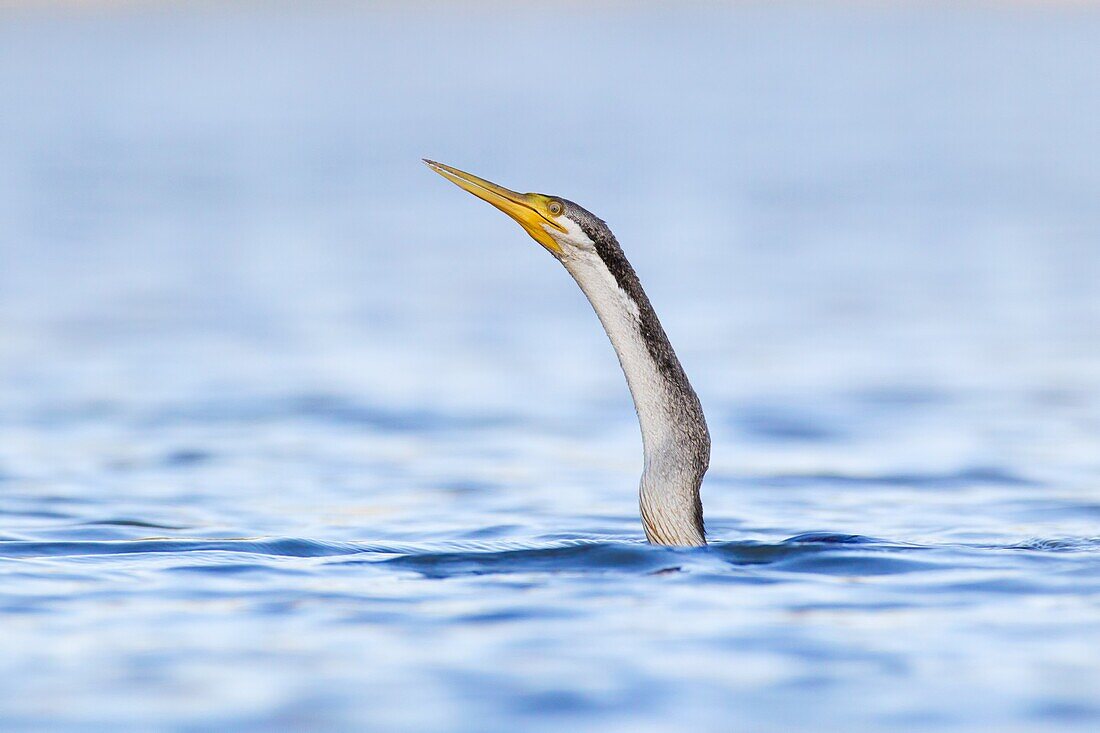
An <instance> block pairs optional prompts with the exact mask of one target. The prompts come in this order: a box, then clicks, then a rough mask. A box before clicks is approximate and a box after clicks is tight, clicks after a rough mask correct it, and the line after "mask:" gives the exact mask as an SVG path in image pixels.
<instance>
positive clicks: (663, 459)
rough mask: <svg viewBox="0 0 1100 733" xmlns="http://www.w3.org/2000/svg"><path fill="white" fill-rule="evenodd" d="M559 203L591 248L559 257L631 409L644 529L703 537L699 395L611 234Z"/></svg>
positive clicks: (704, 442) (704, 458)
mask: <svg viewBox="0 0 1100 733" xmlns="http://www.w3.org/2000/svg"><path fill="white" fill-rule="evenodd" d="M567 204H568V205H569V210H568V213H569V215H570V218H571V219H572V220H573V221H575V222H577V224H578V225H579V226H580V229H581V231H583V233H584V235H585V236H587V238H588V239H590V240H591V241H592V243H593V245H594V250H595V256H588V257H585V256H574V257H564V258H562V263H563V264H564V265H565V267H566V269H567V270H569V272H570V274H572V275H573V277H574V279H575V280H576V281H577V284H578V285H580V287H581V289H582V290H583V291H584V292H585V295H586V296H588V299H589V301H590V302H591V303H592V307H593V308H594V309H595V311H596V314H597V316H599V318H600V321H601V323H602V324H603V326H604V329H605V330H606V331H607V334H608V337H609V338H610V339H611V343H612V345H613V346H614V347H615V352H616V354H617V355H618V357H619V363H620V364H621V366H622V368H623V372H624V374H625V375H626V379H627V384H628V385H629V387H630V392H631V395H632V397H633V398H634V406H635V409H636V410H637V413H638V420H639V423H640V426H641V430H642V442H643V446H644V449H645V469H644V471H643V473H642V479H641V486H640V497H639V498H640V501H639V503H640V506H641V513H642V522H643V524H644V526H645V532H646V537H648V538H649V540H650V542H654V543H657V544H662V545H679V546H698V545H704V544H706V540H705V534H704V527H703V507H702V502H701V499H700V496H699V488H700V485H701V483H702V480H703V475H704V474H705V473H706V470H707V466H708V465H709V462H710V435H709V433H708V431H707V423H706V418H705V417H704V416H703V410H702V407H701V405H700V404H699V398H698V397H697V396H696V394H695V390H694V389H692V387H691V383H690V382H688V379H687V375H686V374H685V373H684V369H683V367H682V366H681V365H680V360H679V359H678V358H677V357H676V352H675V351H673V349H672V345H671V344H670V343H669V340H668V336H667V335H666V334H665V330H664V328H663V327H662V326H661V322H660V320H659V319H658V318H657V314H656V313H655V312H654V310H653V306H652V304H651V303H650V302H649V298H648V297H647V296H646V294H645V291H644V290H643V289H642V286H641V283H640V282H639V280H638V276H637V274H636V273H635V272H634V268H633V267H631V265H630V262H628V261H627V259H626V256H625V255H624V254H623V251H622V248H621V247H620V246H619V243H618V241H616V239H615V236H614V235H613V234H612V233H611V231H610V229H608V228H607V225H606V224H604V223H603V222H602V221H601V220H599V219H597V218H596V217H595V216H593V215H592V214H590V213H589V212H587V211H585V210H584V209H582V208H581V207H579V206H577V205H576V204H573V203H572V202H567ZM601 270H602V272H601Z"/></svg>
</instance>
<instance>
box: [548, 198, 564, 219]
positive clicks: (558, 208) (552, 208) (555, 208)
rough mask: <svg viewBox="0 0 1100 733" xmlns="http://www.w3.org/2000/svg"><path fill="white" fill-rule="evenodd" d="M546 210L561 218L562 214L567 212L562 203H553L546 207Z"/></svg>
mask: <svg viewBox="0 0 1100 733" xmlns="http://www.w3.org/2000/svg"><path fill="white" fill-rule="evenodd" d="M546 209H547V211H549V212H550V213H551V214H553V215H554V216H561V212H563V211H565V207H564V206H563V205H562V203H561V201H551V202H550V203H548V204H547V205H546Z"/></svg>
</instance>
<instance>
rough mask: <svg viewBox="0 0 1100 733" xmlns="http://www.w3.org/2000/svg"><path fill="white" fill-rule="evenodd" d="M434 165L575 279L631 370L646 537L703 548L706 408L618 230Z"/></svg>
mask: <svg viewBox="0 0 1100 733" xmlns="http://www.w3.org/2000/svg"><path fill="white" fill-rule="evenodd" d="M424 162H425V163H427V164H428V167H430V168H431V169H432V170H433V171H435V172H436V173H438V174H440V175H441V176H443V177H444V178H446V179H447V180H449V181H451V182H452V183H454V184H455V185H457V186H458V187H459V188H462V189H464V190H466V191H469V192H470V193H472V194H473V195H474V196H477V197H478V198H480V199H482V200H484V201H487V202H489V203H490V204H492V205H493V206H495V207H496V208H498V209H500V210H501V211H503V212H504V213H505V214H507V215H508V216H510V217H512V218H513V219H515V220H516V221H517V222H518V223H519V225H520V226H521V227H523V229H524V230H525V231H526V232H527V233H528V234H529V235H531V237H532V238H533V239H534V240H535V241H536V242H538V243H539V244H541V245H542V246H543V247H544V248H545V249H546V250H547V251H548V252H549V253H550V254H552V255H553V256H554V257H555V258H556V259H557V260H558V261H559V262H561V263H562V265H564V266H565V269H566V270H567V271H568V272H569V274H570V275H572V276H573V279H574V280H576V281H577V285H579V286H580V288H581V290H583V291H584V294H585V296H587V297H588V302H589V303H591V304H592V308H593V310H595V311H596V315H597V316H598V317H599V319H600V323H602V324H603V327H604V330H605V331H606V332H607V336H608V338H609V339H611V345H612V346H613V347H614V348H615V353H616V354H617V355H618V357H619V364H620V365H621V366H622V369H623V373H624V374H625V375H626V382H627V385H628V386H629V388H630V394H631V396H632V397H633V398H634V408H635V410H636V411H637V413H638V423H639V425H640V426H641V430H642V446H643V451H644V453H645V467H644V469H643V471H642V480H641V486H640V489H639V505H640V507H641V513H642V524H643V526H644V527H645V534H646V537H647V538H648V539H649V541H650V542H652V543H654V544H659V545H673V546H681V547H697V546H702V545H705V544H706V537H705V534H704V529H703V505H702V502H701V500H700V498H699V487H700V484H701V483H702V481H703V474H705V473H706V471H707V466H708V464H709V463H710V434H709V432H708V431H707V421H706V418H705V417H704V416H703V408H702V406H701V405H700V404H699V398H698V397H697V396H696V394H695V390H694V389H692V388H691V383H690V382H688V378H687V375H686V374H684V368H683V367H682V366H680V360H679V359H677V358H676V352H675V351H673V350H672V344H670V343H669V341H668V336H666V335H665V330H664V328H662V327H661V322H660V321H659V320H658V319H657V314H656V313H655V312H654V311H653V306H652V305H651V304H650V302H649V298H648V297H646V294H645V291H644V290H642V285H641V283H640V282H639V281H638V276H637V274H635V272H634V268H633V267H631V266H630V263H629V262H628V261H627V259H626V256H625V255H624V254H623V250H622V248H621V247H620V246H619V243H618V241H616V239H615V235H614V234H612V233H611V230H610V229H608V227H607V224H606V223H604V221H603V220H602V219H600V218H599V217H597V216H595V215H593V214H592V213H591V212H589V211H587V210H586V209H584V208H582V207H580V206H578V205H577V204H575V203H573V202H572V201H569V200H568V199H564V198H561V197H560V196H547V195H544V194H540V193H516V192H515V191H510V190H508V189H507V188H504V187H502V186H498V185H496V184H495V183H490V182H489V181H486V180H485V179H483V178H478V177H477V176H474V175H471V174H469V173H465V172H463V171H460V170H458V169H457V168H452V167H451V166H449V165H444V164H442V163H436V162H434V161H431V160H425V161H424Z"/></svg>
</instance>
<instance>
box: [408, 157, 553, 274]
mask: <svg viewBox="0 0 1100 733" xmlns="http://www.w3.org/2000/svg"><path fill="white" fill-rule="evenodd" d="M424 162H425V163H427V164H428V167H429V168H431V169H432V170H433V171H435V172H436V173H438V174H439V175H441V176H443V177H444V178H446V179H447V180H448V181H450V182H451V183H453V184H455V185H456V186H458V187H459V188H461V189H463V190H466V191H469V192H470V193H472V194H473V195H474V196H477V197H478V198H479V199H482V200H483V201H488V202H489V203H490V204H492V205H493V206H495V207H497V208H498V209H500V210H501V211H503V212H504V213H505V214H507V215H508V216H510V217H512V218H513V219H515V220H516V221H517V222H519V225H520V226H521V227H523V229H524V231H526V232H527V233H528V234H530V235H531V238H532V239H534V240H535V241H536V242H538V243H539V244H541V245H542V246H543V247H545V248H546V249H548V250H550V253H551V254H553V255H559V254H561V247H559V246H558V243H557V242H555V241H554V238H553V237H551V236H550V233H549V232H548V231H547V230H546V228H547V227H553V228H554V229H557V230H558V231H561V232H564V231H566V229H565V228H564V227H562V226H561V225H560V224H558V223H557V222H555V221H554V220H553V219H552V218H551V217H549V216H548V215H546V214H544V213H542V210H543V209H544V208H545V205H546V200H547V197H546V196H542V195H541V194H537V193H516V192H515V191H511V190H509V189H507V188H504V186H498V185H497V184H495V183H491V182H490V181H486V180H485V179H484V178H478V177H477V176H475V175H471V174H469V173H466V172H465V171H460V170H459V169H457V168H452V167H451V166H449V165H444V164H442V163H436V162H435V161H434V160H427V159H425V160H424Z"/></svg>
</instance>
